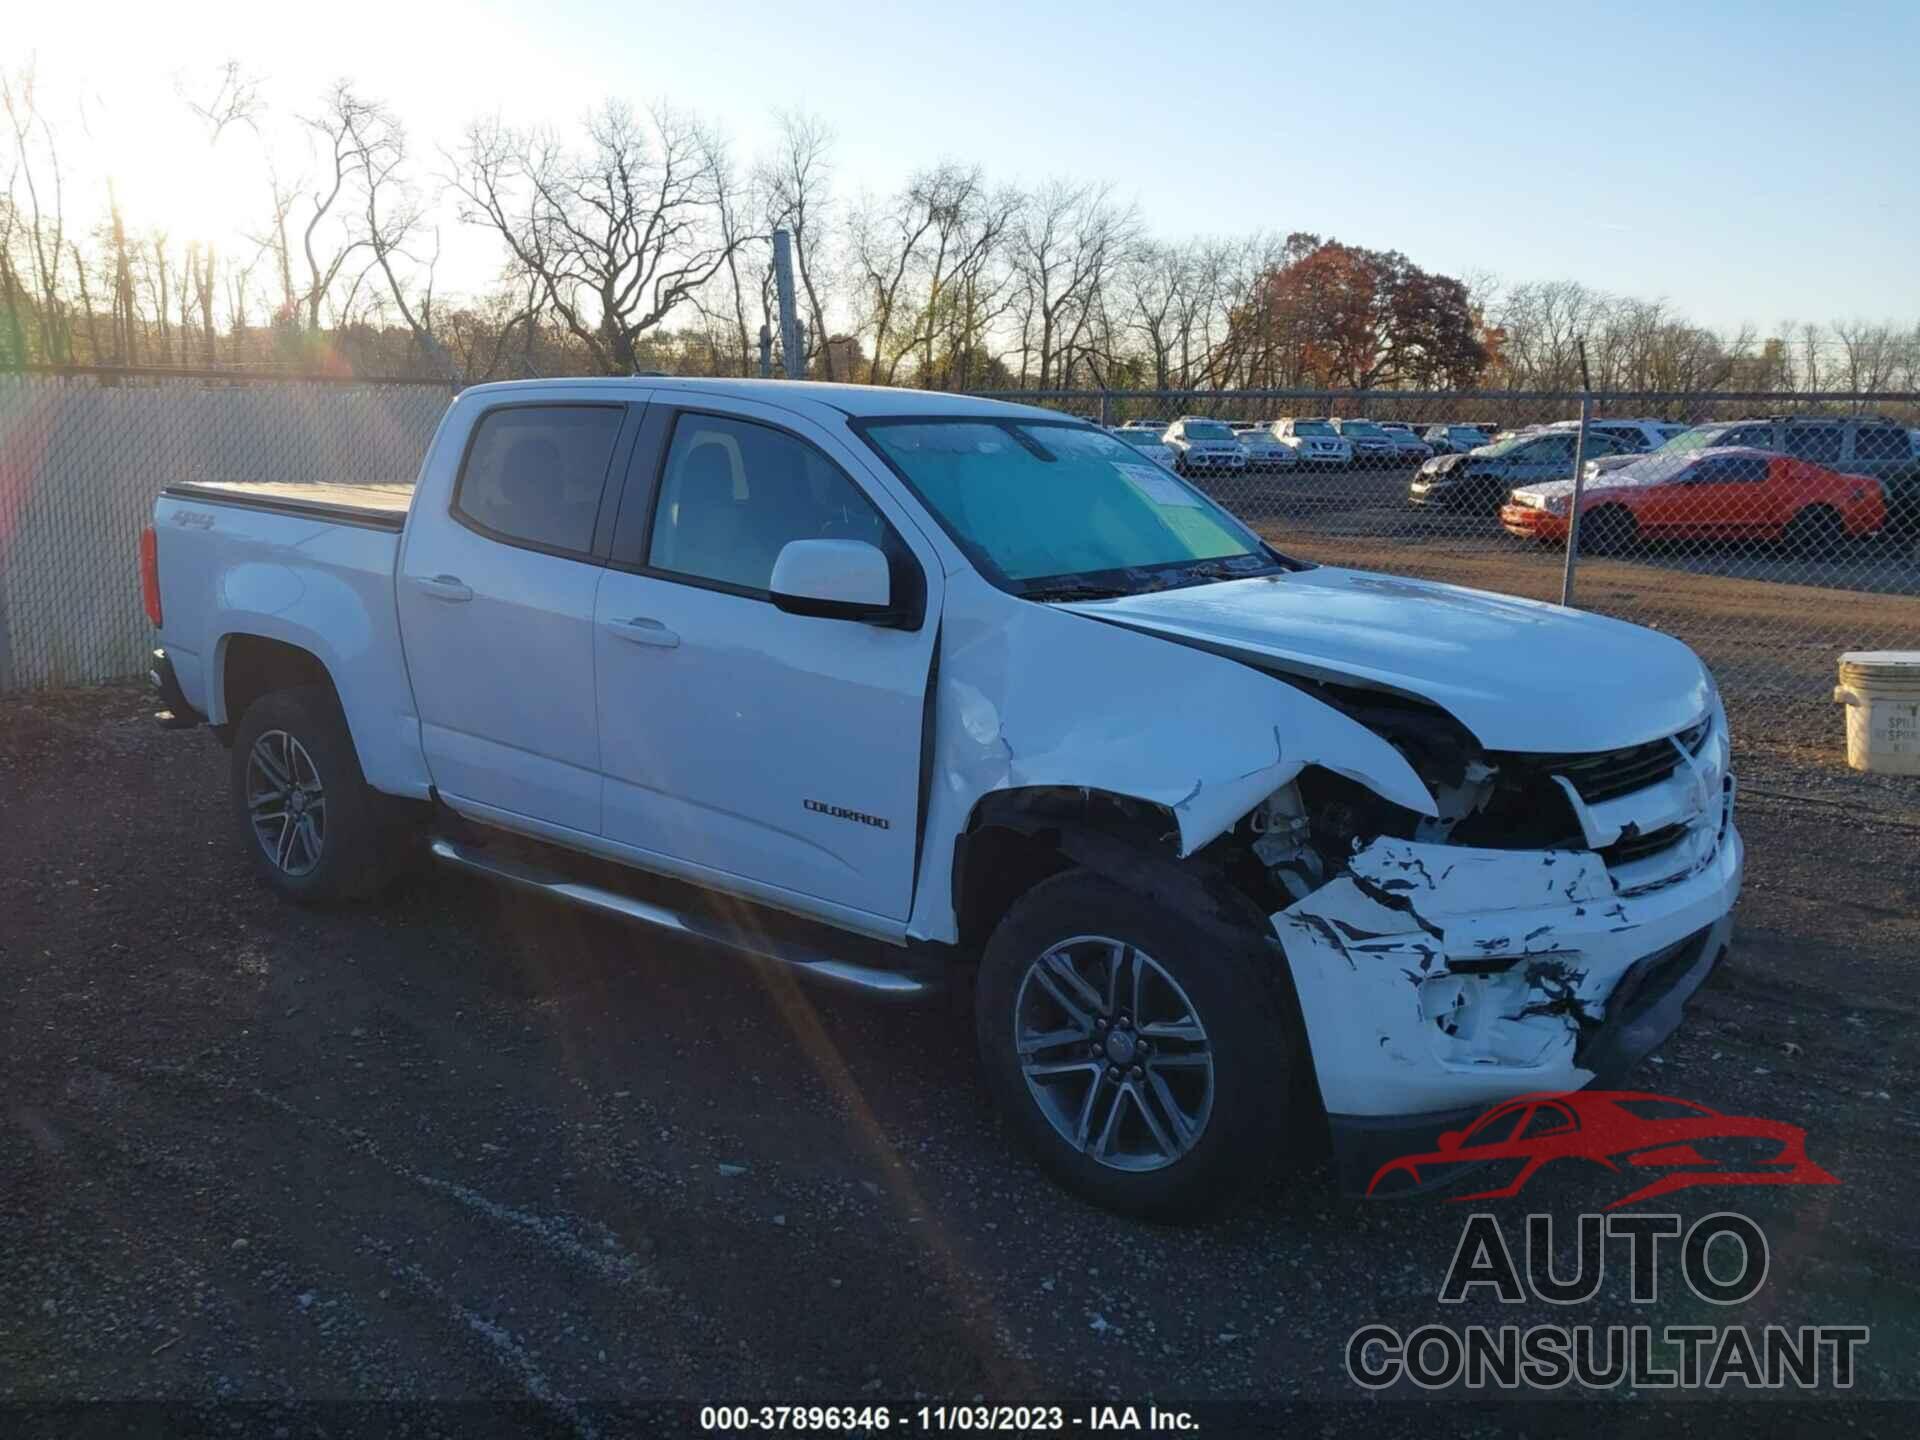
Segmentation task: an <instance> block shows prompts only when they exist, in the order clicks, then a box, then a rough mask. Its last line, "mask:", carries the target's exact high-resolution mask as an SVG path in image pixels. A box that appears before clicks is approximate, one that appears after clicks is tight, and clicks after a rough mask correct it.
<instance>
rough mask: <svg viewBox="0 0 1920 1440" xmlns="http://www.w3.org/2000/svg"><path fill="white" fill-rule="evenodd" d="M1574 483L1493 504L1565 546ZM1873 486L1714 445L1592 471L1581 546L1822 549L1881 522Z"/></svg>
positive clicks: (1514, 527)
mask: <svg viewBox="0 0 1920 1440" xmlns="http://www.w3.org/2000/svg"><path fill="white" fill-rule="evenodd" d="M1572 505H1573V482H1572V481H1571V480H1556V481H1553V482H1551V483H1549V484H1541V485H1522V486H1520V487H1519V488H1518V489H1516V490H1515V491H1514V492H1513V493H1512V494H1511V495H1509V496H1508V497H1507V503H1506V504H1505V505H1503V506H1502V507H1501V509H1500V523H1501V524H1502V525H1504V526H1505V527H1506V529H1507V532H1508V533H1509V534H1512V535H1518V536H1520V537H1522V538H1523V539H1529V540H1539V541H1541V542H1542V543H1543V544H1552V545H1564V544H1566V541H1567V519H1568V512H1569V511H1570V510H1571V509H1572ZM1886 518H1887V512H1886V504H1885V502H1884V500H1883V499H1882V498H1881V494H1880V482H1879V481H1877V480H1873V479H1869V478H1868V477H1866V476H1864V475H1842V474H1840V473H1839V472H1838V471H1834V470H1829V469H1827V468H1826V467H1825V466H1823V465H1815V464H1814V463H1813V462H1812V461H1809V460H1796V459H1794V458H1793V457H1792V456H1789V455H1776V454H1774V453H1773V452H1771V451H1767V450H1751V449H1743V448H1733V447H1721V448H1716V449H1711V450H1697V451H1695V452H1694V453H1693V454H1691V455H1688V456H1686V457H1685V459H1684V460H1682V459H1681V458H1680V457H1678V456H1672V455H1662V454H1659V453H1658V452H1655V453H1654V454H1650V455H1646V456H1643V457H1642V458H1641V459H1639V460H1636V461H1635V462H1634V463H1633V464H1631V465H1625V466H1622V467H1621V468H1620V469H1618V470H1609V471H1607V472H1605V473H1604V474H1601V475H1597V476H1595V477H1594V478H1593V480H1592V481H1591V482H1590V483H1589V484H1588V485H1586V486H1585V487H1584V489H1583V490H1582V492H1581V496H1580V548H1581V549H1582V550H1585V551H1591V552H1593V553H1594V554H1597V555H1606V554H1617V553H1618V552H1620V551H1622V550H1625V549H1628V548H1629V547H1631V546H1632V545H1633V544H1634V543H1635V542H1636V541H1638V540H1645V539H1654V538H1670V539H1676V540H1680V539H1685V540H1748V539H1752V540H1775V541H1785V542H1786V543H1787V544H1788V545H1789V546H1791V547H1792V548H1793V549H1794V550H1796V551H1799V552H1801V553H1805V554H1819V553H1821V552H1822V551H1824V550H1828V549H1830V548H1831V547H1833V546H1834V545H1836V544H1838V543H1839V542H1840V541H1842V540H1848V539H1858V538H1859V537H1861V536H1864V535H1871V534H1873V533H1874V532H1875V531H1877V530H1879V529H1880V527H1881V526H1882V525H1883V524H1885V523H1886Z"/></svg>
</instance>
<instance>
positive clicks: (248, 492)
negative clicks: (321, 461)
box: [161, 480, 413, 531]
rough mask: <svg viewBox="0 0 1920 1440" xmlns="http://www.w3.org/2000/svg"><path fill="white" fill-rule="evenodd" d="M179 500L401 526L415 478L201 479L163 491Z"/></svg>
mask: <svg viewBox="0 0 1920 1440" xmlns="http://www.w3.org/2000/svg"><path fill="white" fill-rule="evenodd" d="M161 493H162V494H164V495H167V496H170V497H172V498H173V499H175V500H200V501H207V502H211V503H213V504H216V505H239V506H242V507H244V508H246V509H249V510H275V511H279V512H281V513H283V514H294V515H311V516H312V517H314V518H315V519H318V520H337V521H339V522H341V523H342V524H347V525H365V526H369V527H371V528H373V529H378V530H396V531H397V530H399V529H400V527H401V526H402V525H404V524H405V523H406V519H407V506H408V505H409V504H410V503H412V500H413V482H412V481H401V482H395V483H394V484H391V485H299V484H290V483H286V482H283V481H277V480H260V481H251V482H236V481H212V480H209V481H197V482H192V483H187V484H181V485H169V486H167V488H166V489H165V490H163V491H162V492H161Z"/></svg>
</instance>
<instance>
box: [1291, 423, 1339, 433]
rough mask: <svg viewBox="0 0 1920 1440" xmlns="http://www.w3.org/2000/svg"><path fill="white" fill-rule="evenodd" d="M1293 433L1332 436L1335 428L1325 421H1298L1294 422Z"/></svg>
mask: <svg viewBox="0 0 1920 1440" xmlns="http://www.w3.org/2000/svg"><path fill="white" fill-rule="evenodd" d="M1293 433H1294V434H1296V435H1331V434H1333V426H1331V425H1329V424H1328V423H1327V422H1326V421H1324V420H1296V421H1294V422H1293Z"/></svg>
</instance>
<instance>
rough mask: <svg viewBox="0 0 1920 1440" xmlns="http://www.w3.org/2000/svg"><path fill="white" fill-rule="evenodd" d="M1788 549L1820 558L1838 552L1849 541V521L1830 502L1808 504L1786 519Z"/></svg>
mask: <svg viewBox="0 0 1920 1440" xmlns="http://www.w3.org/2000/svg"><path fill="white" fill-rule="evenodd" d="M1782 538H1783V539H1784V540H1785V542H1786V547H1787V552H1788V553H1789V554H1792V555H1799V556H1802V557H1804V558H1806V559H1811V560H1819V559H1823V558H1826V557H1828V556H1831V555H1833V554H1835V553H1836V552H1837V551H1838V550H1839V549H1840V547H1841V546H1842V545H1844V544H1845V543H1846V539H1847V527H1846V522H1844V521H1843V520H1841V518H1840V513H1839V512H1838V511H1837V510H1835V509H1833V507H1832V506H1829V505H1809V506H1807V507H1806V508H1805V509H1804V510H1802V511H1801V512H1800V513H1799V514H1797V515H1795V516H1794V517H1793V519H1791V520H1789V521H1788V522H1787V529H1786V534H1785V535H1784V536H1783V537H1782Z"/></svg>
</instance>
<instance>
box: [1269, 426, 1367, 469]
mask: <svg viewBox="0 0 1920 1440" xmlns="http://www.w3.org/2000/svg"><path fill="white" fill-rule="evenodd" d="M1269 433H1271V434H1272V436H1273V438H1274V439H1276V440H1278V441H1279V442H1280V443H1281V444H1282V445H1284V446H1286V447H1287V448H1288V449H1289V450H1291V451H1293V453H1294V456H1295V458H1296V459H1297V460H1298V461H1299V463H1300V464H1301V465H1304V466H1307V467H1309V468H1312V469H1316V470H1351V469H1352V468H1353V442H1352V441H1351V440H1347V439H1344V438H1342V436H1341V434H1340V432H1339V431H1338V430H1336V429H1334V428H1333V422H1332V421H1330V420H1322V419H1320V418H1318V417H1294V416H1289V417H1287V418H1286V419H1282V420H1276V421H1274V422H1273V425H1272V427H1271V428H1270V431H1269Z"/></svg>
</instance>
